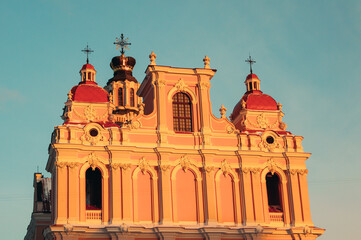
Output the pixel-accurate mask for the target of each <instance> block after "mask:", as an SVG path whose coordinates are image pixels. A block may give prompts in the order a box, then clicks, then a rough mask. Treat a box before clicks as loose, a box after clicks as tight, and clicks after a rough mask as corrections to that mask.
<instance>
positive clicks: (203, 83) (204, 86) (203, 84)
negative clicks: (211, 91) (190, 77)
mask: <svg viewBox="0 0 361 240" xmlns="http://www.w3.org/2000/svg"><path fill="white" fill-rule="evenodd" d="M199 86H200V88H201V89H208V88H210V87H211V84H210V83H209V82H208V81H204V80H203V81H201V82H200V83H199Z"/></svg>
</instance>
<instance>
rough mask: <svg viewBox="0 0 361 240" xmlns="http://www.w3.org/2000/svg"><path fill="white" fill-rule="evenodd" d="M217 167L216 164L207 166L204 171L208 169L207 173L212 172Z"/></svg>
mask: <svg viewBox="0 0 361 240" xmlns="http://www.w3.org/2000/svg"><path fill="white" fill-rule="evenodd" d="M214 170H216V168H215V167H214V166H205V167H204V171H206V173H207V174H211V173H212V172H213V171H214Z"/></svg>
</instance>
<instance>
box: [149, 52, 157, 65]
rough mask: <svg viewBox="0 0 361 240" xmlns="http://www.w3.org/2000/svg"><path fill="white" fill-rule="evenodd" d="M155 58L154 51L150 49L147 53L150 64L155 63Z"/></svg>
mask: <svg viewBox="0 0 361 240" xmlns="http://www.w3.org/2000/svg"><path fill="white" fill-rule="evenodd" d="M156 58H157V55H155V53H154V52H153V51H152V53H151V54H150V55H149V59H150V65H157V64H156V63H155V59H156Z"/></svg>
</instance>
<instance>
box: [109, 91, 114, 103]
mask: <svg viewBox="0 0 361 240" xmlns="http://www.w3.org/2000/svg"><path fill="white" fill-rule="evenodd" d="M108 98H109V102H111V103H112V102H113V94H112V93H111V92H110V93H109V94H108Z"/></svg>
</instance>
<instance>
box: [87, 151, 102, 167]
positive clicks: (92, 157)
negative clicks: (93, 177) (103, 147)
mask: <svg viewBox="0 0 361 240" xmlns="http://www.w3.org/2000/svg"><path fill="white" fill-rule="evenodd" d="M87 162H88V163H89V165H90V167H91V168H92V170H93V171H95V168H96V167H97V166H99V165H100V163H102V162H103V159H102V158H101V157H99V156H97V155H96V154H95V153H94V152H91V153H90V154H89V155H88V157H87Z"/></svg>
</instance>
